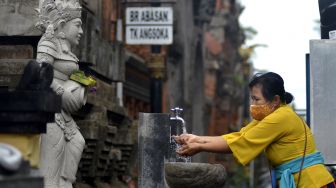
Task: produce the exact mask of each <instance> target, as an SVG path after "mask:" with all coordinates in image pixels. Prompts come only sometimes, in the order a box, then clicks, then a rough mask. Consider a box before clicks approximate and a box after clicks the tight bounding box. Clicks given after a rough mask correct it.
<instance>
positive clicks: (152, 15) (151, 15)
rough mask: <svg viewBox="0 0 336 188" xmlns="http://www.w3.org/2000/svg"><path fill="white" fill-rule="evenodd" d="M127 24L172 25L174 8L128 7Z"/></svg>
mask: <svg viewBox="0 0 336 188" xmlns="http://www.w3.org/2000/svg"><path fill="white" fill-rule="evenodd" d="M126 24H127V25H171V24H173V9H172V8H171V7H128V8H126Z"/></svg>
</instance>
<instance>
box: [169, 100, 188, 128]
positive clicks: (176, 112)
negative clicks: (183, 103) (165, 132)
mask: <svg viewBox="0 0 336 188" xmlns="http://www.w3.org/2000/svg"><path fill="white" fill-rule="evenodd" d="M170 111H171V112H172V116H171V117H170V120H177V121H180V122H181V126H182V133H183V134H186V133H187V129H186V127H185V121H184V119H183V118H182V117H181V116H180V115H181V112H182V111H183V109H182V108H179V107H175V108H172V109H171V110H170Z"/></svg>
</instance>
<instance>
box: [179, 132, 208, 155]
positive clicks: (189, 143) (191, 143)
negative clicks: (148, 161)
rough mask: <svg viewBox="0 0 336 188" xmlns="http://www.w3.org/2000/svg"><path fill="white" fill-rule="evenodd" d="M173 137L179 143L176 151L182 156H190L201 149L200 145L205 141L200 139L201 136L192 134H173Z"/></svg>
mask: <svg viewBox="0 0 336 188" xmlns="http://www.w3.org/2000/svg"><path fill="white" fill-rule="evenodd" d="M173 138H174V139H175V141H176V142H177V143H178V144H180V145H181V147H180V148H179V149H178V150H177V151H176V153H178V154H179V155H182V156H192V155H195V154H197V153H198V152H200V151H201V145H202V144H204V143H205V142H204V141H202V139H201V137H199V136H197V135H193V134H181V135H179V136H174V137H173Z"/></svg>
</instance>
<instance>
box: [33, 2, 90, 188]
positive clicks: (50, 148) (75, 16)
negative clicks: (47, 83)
mask: <svg viewBox="0 0 336 188" xmlns="http://www.w3.org/2000/svg"><path fill="white" fill-rule="evenodd" d="M39 7H40V9H39V10H38V13H39V22H38V23H37V24H36V26H37V27H38V28H39V29H42V30H43V31H45V33H44V34H43V36H42V38H41V40H40V41H39V44H38V48H37V61H38V62H46V63H49V64H51V65H52V66H53V68H54V77H53V81H52V84H51V88H52V89H53V90H54V91H55V92H56V93H57V94H58V95H61V97H62V110H61V113H56V114H55V122H54V123H49V124H48V125H47V134H45V135H42V140H41V171H42V173H43V175H44V177H45V187H46V188H61V187H62V188H69V187H72V183H74V182H75V180H76V172H77V169H78V163H79V160H80V158H81V155H82V152H83V149H84V145H85V140H84V138H83V136H82V135H81V133H80V132H79V130H78V126H77V124H76V122H75V121H74V120H73V118H72V116H71V113H73V112H75V111H77V110H79V109H80V108H81V107H82V106H83V105H84V104H85V102H86V88H85V87H84V86H85V85H87V84H83V83H87V82H86V81H92V80H90V79H91V78H87V77H86V76H85V75H84V74H78V73H79V66H78V58H77V57H76V55H75V54H73V52H72V49H73V47H74V46H76V45H78V43H79V39H80V37H81V35H82V34H83V30H82V27H81V25H82V21H81V18H80V16H81V6H80V4H79V2H78V0H55V1H54V0H44V1H40V6H39ZM74 77H75V78H76V79H73V78H74Z"/></svg>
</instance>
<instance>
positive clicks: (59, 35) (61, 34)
mask: <svg viewBox="0 0 336 188" xmlns="http://www.w3.org/2000/svg"><path fill="white" fill-rule="evenodd" d="M58 38H61V39H65V34H64V33H63V32H62V31H61V32H59V33H58Z"/></svg>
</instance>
